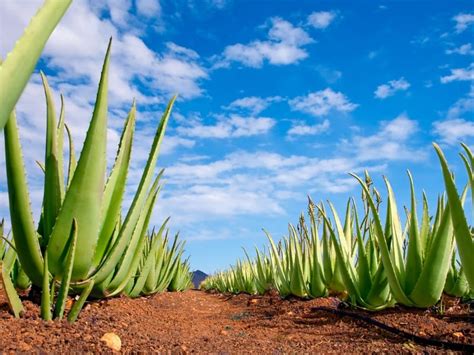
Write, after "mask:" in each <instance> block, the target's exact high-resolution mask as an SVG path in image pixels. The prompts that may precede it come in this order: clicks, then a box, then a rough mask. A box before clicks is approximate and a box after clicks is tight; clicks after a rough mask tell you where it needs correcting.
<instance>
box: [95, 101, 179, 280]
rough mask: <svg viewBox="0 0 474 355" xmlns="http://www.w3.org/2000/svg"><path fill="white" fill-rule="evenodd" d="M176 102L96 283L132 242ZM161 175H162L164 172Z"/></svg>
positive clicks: (160, 130) (159, 132)
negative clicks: (117, 241) (116, 240)
mask: <svg viewBox="0 0 474 355" xmlns="http://www.w3.org/2000/svg"><path fill="white" fill-rule="evenodd" d="M175 100H176V96H174V97H173V98H172V99H171V100H170V102H169V103H168V106H167V108H166V110H165V112H164V114H163V117H162V119H161V121H160V124H159V126H158V128H157V131H156V135H155V138H154V140H153V144H152V147H151V150H150V155H149V156H148V161H147V163H146V166H145V170H144V171H143V174H142V177H141V180H140V183H139V185H138V190H137V193H136V194H135V197H134V198H133V201H132V204H131V206H130V209H129V211H128V213H127V216H126V217H125V221H124V223H123V225H122V229H121V230H120V234H119V237H118V239H119V241H120V242H119V243H116V244H115V245H114V247H113V249H112V251H111V253H110V256H109V258H108V259H107V261H106V262H105V263H104V264H103V265H102V266H101V267H100V270H98V271H97V273H96V274H95V276H94V277H95V282H96V283H100V282H101V281H103V280H104V279H105V278H106V277H107V275H108V274H109V273H110V272H112V270H113V269H114V268H115V266H116V265H117V263H118V262H119V261H120V257H121V256H122V254H123V251H124V250H125V248H126V247H127V244H128V241H129V240H130V238H131V236H132V232H133V230H134V229H135V226H136V223H137V220H138V218H139V215H140V212H141V209H142V207H143V204H144V202H145V199H146V194H147V191H148V188H149V186H150V183H151V181H152V178H153V171H154V169H155V166H156V161H157V159H158V154H159V151H160V146H161V142H162V141H163V137H164V134H165V130H166V126H167V124H168V120H169V116H170V113H171V109H172V107H173V104H174V102H175ZM160 174H162V172H161V173H160Z"/></svg>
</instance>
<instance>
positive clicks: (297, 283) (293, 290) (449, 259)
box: [202, 145, 474, 310]
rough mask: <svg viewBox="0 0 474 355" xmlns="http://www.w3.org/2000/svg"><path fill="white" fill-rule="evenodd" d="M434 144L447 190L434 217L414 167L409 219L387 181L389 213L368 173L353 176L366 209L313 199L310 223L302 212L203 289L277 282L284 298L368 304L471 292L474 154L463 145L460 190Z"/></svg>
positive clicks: (423, 302) (235, 289)
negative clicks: (464, 178) (282, 232)
mask: <svg viewBox="0 0 474 355" xmlns="http://www.w3.org/2000/svg"><path fill="white" fill-rule="evenodd" d="M435 148H436V151H437V153H438V156H439V158H440V162H441V167H442V172H443V176H444V180H445V185H446V193H445V194H444V195H442V196H440V197H439V198H438V203H437V205H436V209H435V212H434V215H433V216H432V215H431V214H430V210H429V206H428V201H427V198H426V196H425V195H424V194H423V196H422V215H421V219H420V218H419V216H418V208H417V203H416V202H417V198H416V194H415V186H414V182H413V178H412V176H411V174H410V173H408V179H409V186H410V196H411V197H410V204H409V207H408V208H407V209H406V218H405V223H403V222H402V218H401V217H400V215H399V213H398V209H397V206H398V205H397V202H396V200H395V193H394V191H393V189H392V187H391V185H390V182H389V181H388V180H387V179H385V185H386V190H387V194H386V211H385V213H383V212H382V211H381V206H382V205H381V200H382V198H381V194H380V193H379V191H378V190H377V189H376V188H375V187H374V186H373V183H372V180H371V178H370V176H369V175H368V174H367V173H366V176H365V178H364V179H362V178H360V177H358V176H356V175H353V176H354V178H355V179H356V180H357V181H358V182H359V184H360V186H361V188H362V201H361V206H362V207H363V211H362V213H360V211H359V210H358V208H357V204H356V202H355V201H354V200H353V199H350V200H349V201H348V203H347V206H346V210H345V216H344V219H341V218H340V216H339V214H338V212H337V211H336V209H335V208H334V206H333V205H332V204H331V203H330V202H328V203H327V204H323V203H320V204H318V205H315V204H314V203H313V201H312V200H311V199H310V200H309V203H308V217H309V222H308V223H306V221H305V217H304V216H303V215H302V216H301V217H300V220H299V223H298V224H297V226H296V227H294V226H293V225H291V224H290V225H289V232H288V236H286V237H283V238H282V239H281V240H280V241H279V243H278V244H277V243H275V242H274V240H273V238H272V237H271V236H270V234H269V233H266V234H267V236H268V241H269V245H270V246H269V251H268V252H267V253H265V252H261V251H259V250H257V251H256V256H255V258H254V259H252V258H250V257H249V256H248V255H247V258H246V260H245V261H239V262H237V264H236V265H235V266H234V267H232V268H231V269H229V270H227V271H223V272H220V273H217V274H216V275H213V276H211V277H209V278H208V279H207V280H205V281H204V283H203V284H202V288H203V289H206V290H210V289H216V290H218V291H219V292H232V293H239V292H246V293H251V294H255V293H260V294H261V293H264V292H266V291H267V290H268V289H269V288H274V289H276V290H277V291H278V292H279V294H280V295H281V296H283V297H285V296H288V295H294V296H298V297H304V298H315V297H323V296H325V295H328V294H330V293H332V294H338V295H339V296H340V297H341V298H343V299H345V300H347V301H348V302H350V303H351V304H353V305H355V306H358V307H362V308H365V309H368V310H379V309H383V308H386V307H390V306H393V305H395V304H397V303H398V304H402V305H405V306H409V307H420V308H426V307H430V306H433V305H435V304H436V303H437V302H438V301H439V300H440V298H441V295H442V293H443V291H444V292H445V293H447V294H450V295H453V296H458V297H468V298H469V297H470V298H472V297H473V293H472V290H474V284H473V283H472V279H470V272H472V267H473V266H474V263H473V262H472V255H474V249H473V245H474V244H473V233H472V229H470V228H469V226H468V222H467V216H466V213H465V210H464V208H463V205H464V200H465V199H466V196H467V193H468V191H469V190H471V193H472V191H473V189H472V188H473V167H474V163H473V162H474V160H473V155H472V152H471V151H470V149H469V148H468V147H467V146H466V145H463V148H464V154H462V155H461V156H462V160H463V161H464V163H465V164H464V165H465V168H466V171H467V173H468V184H467V186H466V187H465V188H464V190H463V192H462V193H461V195H459V194H458V191H457V189H456V185H455V183H454V179H453V176H452V174H451V173H450V171H449V168H448V165H447V163H446V160H445V158H444V155H443V153H442V151H441V149H440V148H439V147H438V146H436V145H435Z"/></svg>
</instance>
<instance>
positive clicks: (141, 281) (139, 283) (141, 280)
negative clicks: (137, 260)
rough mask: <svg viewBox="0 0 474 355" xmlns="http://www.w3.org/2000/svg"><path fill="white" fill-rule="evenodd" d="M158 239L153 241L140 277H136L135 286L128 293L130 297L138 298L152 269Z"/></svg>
mask: <svg viewBox="0 0 474 355" xmlns="http://www.w3.org/2000/svg"><path fill="white" fill-rule="evenodd" d="M158 241H159V240H158V239H153V241H152V244H151V247H150V250H149V251H148V254H147V255H146V258H145V264H144V266H143V268H142V269H141V270H140V275H139V276H138V278H137V280H136V282H135V285H134V286H133V288H132V290H131V291H130V292H129V296H130V297H138V296H139V295H140V293H141V292H142V290H143V288H144V286H145V282H146V280H147V278H148V274H149V272H150V270H151V269H152V268H153V263H154V261H155V258H154V256H155V252H156V250H157V248H158Z"/></svg>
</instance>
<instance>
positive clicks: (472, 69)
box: [440, 63, 474, 84]
mask: <svg viewBox="0 0 474 355" xmlns="http://www.w3.org/2000/svg"><path fill="white" fill-rule="evenodd" d="M440 80H441V83H443V84H446V83H450V82H452V81H472V80H474V63H471V64H470V65H469V66H468V67H467V68H456V69H451V74H450V75H446V76H442V77H441V79H440Z"/></svg>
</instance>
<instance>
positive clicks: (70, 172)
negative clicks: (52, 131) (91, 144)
mask: <svg viewBox="0 0 474 355" xmlns="http://www.w3.org/2000/svg"><path fill="white" fill-rule="evenodd" d="M64 127H66V132H67V137H68V142H69V160H68V169H67V186H68V187H69V185H71V181H72V177H73V176H74V171H76V166H77V160H76V152H75V150H74V142H73V139H72V134H71V130H70V129H69V127H68V125H67V124H65V125H64ZM65 190H66V188H65Z"/></svg>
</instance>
